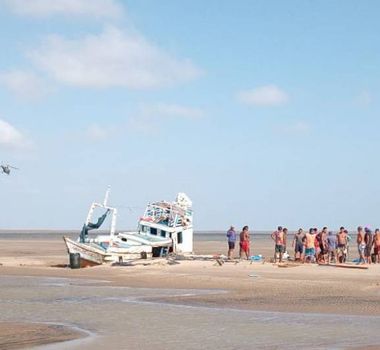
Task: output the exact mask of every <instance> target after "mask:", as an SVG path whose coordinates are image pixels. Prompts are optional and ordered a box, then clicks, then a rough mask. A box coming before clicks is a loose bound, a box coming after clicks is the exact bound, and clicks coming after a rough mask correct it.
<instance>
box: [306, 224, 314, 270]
mask: <svg viewBox="0 0 380 350" xmlns="http://www.w3.org/2000/svg"><path fill="white" fill-rule="evenodd" d="M315 236H316V234H315V230H314V229H313V228H311V229H310V230H309V232H308V233H306V238H305V261H306V262H309V263H310V262H314V259H315V246H314V242H315Z"/></svg>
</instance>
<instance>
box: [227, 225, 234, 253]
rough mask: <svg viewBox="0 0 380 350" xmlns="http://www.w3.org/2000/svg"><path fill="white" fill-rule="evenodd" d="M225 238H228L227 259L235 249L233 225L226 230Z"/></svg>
mask: <svg viewBox="0 0 380 350" xmlns="http://www.w3.org/2000/svg"><path fill="white" fill-rule="evenodd" d="M227 240H228V254H227V255H228V259H231V258H232V254H233V252H234V250H235V244H236V231H235V228H234V227H233V226H231V227H230V229H229V230H228V231H227Z"/></svg>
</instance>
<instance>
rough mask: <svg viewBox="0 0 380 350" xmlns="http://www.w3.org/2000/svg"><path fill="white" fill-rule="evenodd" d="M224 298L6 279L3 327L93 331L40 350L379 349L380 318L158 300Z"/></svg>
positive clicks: (0, 292) (2, 280)
mask: <svg viewBox="0 0 380 350" xmlns="http://www.w3.org/2000/svg"><path fill="white" fill-rule="evenodd" d="M220 292H223V291H214V290H202V291H199V290H165V289H149V288H128V287H111V286H108V284H107V283H98V282H96V281H91V280H85V281H84V280H70V279H64V278H35V277H33V278H32V277H13V276H12V277H11V276H9V277H8V276H0V311H1V312H0V321H24V322H25V321H26V322H28V321H29V322H52V323H59V324H65V325H71V326H73V327H77V328H79V329H82V330H86V331H88V332H89V333H88V334H89V336H88V337H87V338H86V339H84V340H83V339H82V340H76V341H72V342H69V343H60V344H56V345H49V346H48V347H47V346H43V347H39V349H58V350H60V349H68V348H69V349H105V348H108V349H110V348H112V349H196V348H199V349H215V348H218V349H280V348H281V349H294V348H296V347H297V348H306V347H307V348H308V349H343V348H347V347H349V346H361V345H369V344H380V333H379V332H378V329H379V328H380V317H363V316H339V315H322V314H299V313H280V312H258V311H245V310H234V309H229V308H227V307H226V308H210V307H202V306H183V305H174V304H167V303H161V302H158V301H157V302H155V301H154V298H155V297H157V298H160V297H168V296H169V297H170V296H183V295H195V294H210V293H220ZM152 298H153V299H152ZM148 299H149V301H148ZM152 300H153V301H152Z"/></svg>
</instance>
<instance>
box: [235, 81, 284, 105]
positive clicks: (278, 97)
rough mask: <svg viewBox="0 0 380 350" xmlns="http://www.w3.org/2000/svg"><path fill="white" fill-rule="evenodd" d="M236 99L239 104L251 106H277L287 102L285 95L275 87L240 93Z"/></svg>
mask: <svg viewBox="0 0 380 350" xmlns="http://www.w3.org/2000/svg"><path fill="white" fill-rule="evenodd" d="M237 98H238V100H239V101H240V102H241V103H244V104H247V105H253V106H278V105H283V104H285V103H287V102H288V100H289V97H288V95H287V93H286V92H285V91H283V90H281V89H280V88H278V87H277V86H276V85H266V86H261V87H258V88H255V89H252V90H245V91H240V92H239V93H238V96H237Z"/></svg>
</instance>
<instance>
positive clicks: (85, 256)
mask: <svg viewBox="0 0 380 350" xmlns="http://www.w3.org/2000/svg"><path fill="white" fill-rule="evenodd" d="M63 239H64V241H65V243H66V247H67V251H68V252H69V254H70V253H71V254H75V253H79V255H80V260H81V267H84V266H92V265H101V264H103V263H106V262H119V261H125V260H130V259H140V258H141V255H142V253H145V254H146V256H147V257H151V256H152V247H151V246H144V245H139V246H131V247H128V248H125V247H117V246H111V247H108V249H107V250H106V251H102V250H101V249H98V248H96V247H95V246H94V245H91V244H89V243H79V242H76V241H73V240H71V239H70V238H67V237H63Z"/></svg>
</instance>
